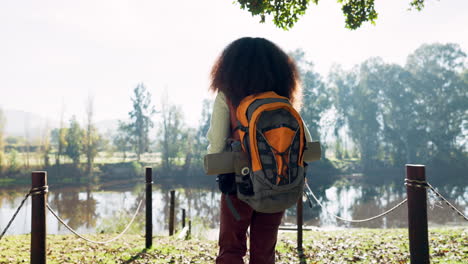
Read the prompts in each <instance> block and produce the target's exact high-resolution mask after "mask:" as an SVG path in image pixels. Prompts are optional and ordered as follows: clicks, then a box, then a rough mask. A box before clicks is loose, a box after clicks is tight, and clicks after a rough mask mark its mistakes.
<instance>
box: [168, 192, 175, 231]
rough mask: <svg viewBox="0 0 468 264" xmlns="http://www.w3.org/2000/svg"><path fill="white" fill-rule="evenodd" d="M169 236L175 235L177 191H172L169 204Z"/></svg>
mask: <svg viewBox="0 0 468 264" xmlns="http://www.w3.org/2000/svg"><path fill="white" fill-rule="evenodd" d="M169 206H170V207H169V236H172V235H174V222H175V215H174V214H175V191H174V190H172V191H171V201H170V204H169Z"/></svg>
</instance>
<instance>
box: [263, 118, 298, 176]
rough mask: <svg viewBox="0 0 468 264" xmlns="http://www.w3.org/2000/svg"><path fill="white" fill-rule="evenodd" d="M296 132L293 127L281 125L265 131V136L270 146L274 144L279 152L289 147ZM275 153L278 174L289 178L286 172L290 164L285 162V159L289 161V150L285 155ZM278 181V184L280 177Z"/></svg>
mask: <svg viewBox="0 0 468 264" xmlns="http://www.w3.org/2000/svg"><path fill="white" fill-rule="evenodd" d="M295 134H296V131H293V130H292V129H290V128H287V127H279V128H275V129H272V130H269V131H267V132H265V133H263V135H265V137H266V138H267V139H268V143H270V146H272V147H273V148H274V149H276V150H277V151H278V152H285V151H286V150H287V149H288V147H289V146H290V145H291V142H292V140H293V138H294V135H295ZM274 154H275V160H276V164H277V165H278V175H283V176H284V177H286V178H287V177H288V175H287V174H286V170H287V167H288V164H284V163H283V162H284V161H285V162H286V163H289V150H288V152H287V153H286V154H284V156H283V157H282V156H281V155H279V154H277V153H274ZM283 158H284V160H283ZM277 181H278V182H277V184H278V183H279V181H280V178H279V177H278V180H277Z"/></svg>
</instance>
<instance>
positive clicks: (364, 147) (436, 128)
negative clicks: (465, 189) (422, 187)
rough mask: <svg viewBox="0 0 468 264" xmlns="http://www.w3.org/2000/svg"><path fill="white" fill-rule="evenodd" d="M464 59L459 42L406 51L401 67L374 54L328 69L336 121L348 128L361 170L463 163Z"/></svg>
mask: <svg viewBox="0 0 468 264" xmlns="http://www.w3.org/2000/svg"><path fill="white" fill-rule="evenodd" d="M465 62H466V54H465V53H464V52H463V51H461V49H460V48H459V46H458V45H454V44H446V45H442V44H432V45H423V46H421V47H420V48H418V49H417V50H416V51H415V52H414V53H413V54H411V55H409V56H408V60H407V64H406V66H405V67H404V68H403V67H401V66H399V65H394V64H386V63H384V62H383V61H382V60H381V59H379V58H373V59H369V60H367V61H365V62H364V63H362V64H361V65H360V67H356V68H354V69H353V70H351V71H349V72H344V71H342V70H340V69H336V70H335V71H333V72H332V73H331V74H330V79H331V84H332V87H333V89H334V104H335V107H336V109H337V110H338V112H339V115H340V116H339V118H342V119H343V122H341V125H343V126H347V127H348V128H349V130H350V134H351V137H352V139H353V140H354V142H355V143H356V144H357V147H358V149H359V153H360V154H361V159H362V163H363V165H364V168H365V169H369V168H376V167H381V166H382V165H384V166H385V165H386V166H402V165H404V163H423V164H426V163H434V162H435V163H443V164H445V165H447V164H449V163H451V164H455V163H458V164H463V161H464V160H466V154H463V151H464V150H463V144H462V142H464V141H463V132H462V127H463V125H464V123H465V124H466V121H465V120H468V108H467V105H468V83H467V82H466V81H464V80H463V76H464V75H463V73H462V72H464V71H466V68H465ZM465 151H466V150H465Z"/></svg>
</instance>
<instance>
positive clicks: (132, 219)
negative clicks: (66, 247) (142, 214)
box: [46, 200, 143, 244]
mask: <svg viewBox="0 0 468 264" xmlns="http://www.w3.org/2000/svg"><path fill="white" fill-rule="evenodd" d="M142 202H143V200H140V202H139V203H138V207H137V209H136V211H135V213H134V214H133V216H132V218H131V220H130V222H129V223H128V224H127V226H126V227H125V228H124V230H123V231H122V232H121V233H120V234H118V235H117V236H115V237H114V238H111V239H109V240H106V241H96V240H91V239H88V238H86V237H84V236H82V235H80V234H78V232H76V231H75V230H73V228H71V227H70V226H69V225H67V223H65V221H64V220H63V219H62V218H60V216H58V214H57V213H56V212H55V211H54V210H52V208H50V206H49V204H47V205H46V206H47V209H48V210H49V212H50V213H51V214H52V215H53V216H55V218H57V220H58V221H59V222H60V223H61V224H62V225H64V226H65V227H66V228H67V229H68V230H69V231H70V232H72V233H73V234H74V235H76V236H77V237H79V238H81V239H83V240H85V241H87V242H90V243H94V244H108V243H110V242H112V241H115V240H117V239H119V238H120V237H122V236H123V235H124V234H125V233H126V232H127V230H128V229H129V228H130V226H131V225H132V224H133V221H134V220H135V218H136V216H137V215H138V213H139V211H140V207H141V204H142Z"/></svg>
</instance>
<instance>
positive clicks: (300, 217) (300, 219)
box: [296, 195, 304, 258]
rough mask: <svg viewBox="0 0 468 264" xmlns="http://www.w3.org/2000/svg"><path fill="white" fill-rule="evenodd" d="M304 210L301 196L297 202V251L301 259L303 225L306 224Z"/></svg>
mask: <svg viewBox="0 0 468 264" xmlns="http://www.w3.org/2000/svg"><path fill="white" fill-rule="evenodd" d="M302 209H303V203H302V195H301V197H300V198H299V200H297V205H296V224H297V251H298V253H299V258H302V225H303V223H304V219H303V215H302Z"/></svg>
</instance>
